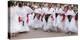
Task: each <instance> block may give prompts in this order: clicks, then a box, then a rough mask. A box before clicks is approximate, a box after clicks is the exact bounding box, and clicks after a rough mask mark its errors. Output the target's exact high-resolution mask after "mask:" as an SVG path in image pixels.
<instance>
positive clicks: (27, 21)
mask: <svg viewBox="0 0 80 40" xmlns="http://www.w3.org/2000/svg"><path fill="white" fill-rule="evenodd" d="M26 23H29V15H28V14H27V20H26Z"/></svg>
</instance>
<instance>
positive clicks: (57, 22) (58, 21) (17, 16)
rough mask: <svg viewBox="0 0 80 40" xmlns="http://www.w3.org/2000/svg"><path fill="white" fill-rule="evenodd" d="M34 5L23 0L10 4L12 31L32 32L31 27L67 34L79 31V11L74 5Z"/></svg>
mask: <svg viewBox="0 0 80 40" xmlns="http://www.w3.org/2000/svg"><path fill="white" fill-rule="evenodd" d="M33 7H34V9H32V8H31V7H29V4H28V3H27V4H22V3H21V2H19V3H17V5H12V6H10V33H18V32H30V31H31V28H33V29H36V30H37V29H41V30H42V31H45V32H48V31H50V32H52V31H55V32H63V33H67V34H69V33H71V34H72V33H77V32H78V26H77V21H78V17H77V16H78V13H75V12H74V10H73V6H72V5H63V6H60V4H58V5H57V6H56V7H54V6H52V4H50V3H48V4H44V6H43V7H39V5H33Z"/></svg>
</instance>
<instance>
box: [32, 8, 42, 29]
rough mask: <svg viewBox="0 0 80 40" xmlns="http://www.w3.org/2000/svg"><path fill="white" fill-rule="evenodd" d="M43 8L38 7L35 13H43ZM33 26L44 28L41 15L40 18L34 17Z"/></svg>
mask: <svg viewBox="0 0 80 40" xmlns="http://www.w3.org/2000/svg"><path fill="white" fill-rule="evenodd" d="M41 11H42V10H41V8H37V9H35V10H34V13H38V14H40V13H42V12H41ZM32 26H33V28H42V22H41V17H40V20H38V19H37V17H35V18H34V20H33V24H32Z"/></svg>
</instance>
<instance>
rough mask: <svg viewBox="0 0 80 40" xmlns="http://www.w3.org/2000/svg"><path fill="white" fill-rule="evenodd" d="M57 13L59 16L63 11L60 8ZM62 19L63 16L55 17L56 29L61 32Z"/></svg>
mask: <svg viewBox="0 0 80 40" xmlns="http://www.w3.org/2000/svg"><path fill="white" fill-rule="evenodd" d="M58 13H60V14H62V13H64V11H63V10H62V9H61V8H60V9H59V10H58ZM62 19H63V16H61V15H58V16H57V18H56V25H55V26H56V27H58V28H59V29H60V30H61V31H62V30H63V28H64V27H63V24H64V23H63V22H62Z"/></svg>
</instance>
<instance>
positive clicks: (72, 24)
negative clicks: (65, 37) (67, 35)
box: [64, 10, 78, 33]
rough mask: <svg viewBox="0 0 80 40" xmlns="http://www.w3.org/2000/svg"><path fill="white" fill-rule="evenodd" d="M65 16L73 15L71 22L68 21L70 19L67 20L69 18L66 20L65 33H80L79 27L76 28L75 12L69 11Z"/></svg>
mask: <svg viewBox="0 0 80 40" xmlns="http://www.w3.org/2000/svg"><path fill="white" fill-rule="evenodd" d="M65 15H66V16H67V15H72V19H71V22H69V21H68V18H67V17H66V18H65V27H64V31H65V32H68V31H71V32H75V33H77V32H78V28H77V26H76V21H75V13H74V11H73V10H68V11H67V13H66V14H65Z"/></svg>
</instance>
